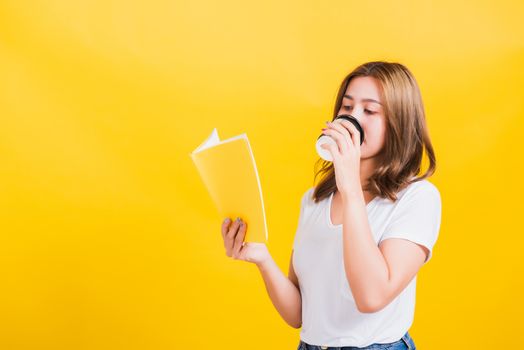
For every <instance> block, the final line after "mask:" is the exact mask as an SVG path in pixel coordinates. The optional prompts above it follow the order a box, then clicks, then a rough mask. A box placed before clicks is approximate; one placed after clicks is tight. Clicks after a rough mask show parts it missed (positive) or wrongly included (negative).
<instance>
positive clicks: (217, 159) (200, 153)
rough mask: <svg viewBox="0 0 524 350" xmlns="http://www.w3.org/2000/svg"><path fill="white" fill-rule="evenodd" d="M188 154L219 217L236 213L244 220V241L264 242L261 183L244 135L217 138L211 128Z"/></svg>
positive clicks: (233, 217) (264, 222) (265, 231)
mask: <svg viewBox="0 0 524 350" xmlns="http://www.w3.org/2000/svg"><path fill="white" fill-rule="evenodd" d="M190 156H191V158H192V160H193V162H194V164H195V166H196V168H197V170H198V173H199V174H200V177H201V179H202V182H203V183H204V185H205V187H206V189H207V191H208V192H209V195H210V197H211V199H212V201H213V203H214V204H215V206H216V208H217V209H218V213H219V215H220V219H221V221H222V220H224V219H225V218H226V217H229V218H230V219H231V220H235V219H236V218H237V217H240V218H241V219H242V220H243V221H244V222H245V223H246V224H247V230H246V237H245V238H244V241H245V242H267V239H268V234H267V223H266V214H265V210H264V200H263V195H262V187H261V185H260V178H259V175H258V170H257V166H256V163H255V157H254V155H253V151H252V149H251V145H250V143H249V139H248V137H247V135H246V134H245V133H243V134H240V135H238V136H234V137H231V138H229V139H227V140H222V141H221V140H220V138H219V137H218V132H217V129H216V128H215V129H213V131H212V132H211V135H210V136H209V137H208V138H207V139H206V140H205V141H204V142H203V143H202V144H201V145H200V146H198V147H197V148H196V149H195V150H194V151H193V152H192V153H191V154H190Z"/></svg>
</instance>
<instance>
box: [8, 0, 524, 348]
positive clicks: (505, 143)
mask: <svg viewBox="0 0 524 350" xmlns="http://www.w3.org/2000/svg"><path fill="white" fill-rule="evenodd" d="M523 9H524V6H523V5H522V4H521V3H520V2H517V1H513V2H511V1H491V2H488V1H439V2H436V1H434V2H428V1H391V2H380V3H377V2H366V1H359V2H350V1H331V2H318V1H316V2H304V1H264V2H257V3H254V2H249V1H248V2H246V1H195V0H191V1H189V0H185V1H156V0H155V1H134V2H130V1H123V0H121V1H107V0H105V1H67V0H61V1H58V0H55V1H53V0H46V1H43V0H42V1H37V0H35V1H19V0H18V1H17V0H11V1H8V0H3V1H2V2H1V3H0V77H1V78H0V161H1V165H0V225H1V228H0V232H1V234H0V237H1V238H0V348H2V349H182V348H183V347H184V346H191V348H211V347H212V348H215V349H296V346H297V344H298V341H299V330H297V329H293V328H291V327H289V326H287V325H286V324H285V323H284V321H283V320H282V319H281V318H280V316H279V315H278V313H277V312H276V310H275V309H274V308H273V306H272V304H271V302H270V300H269V297H268V296H267V294H266V291H265V288H264V284H263V281H262V279H261V278H260V275H259V273H258V270H257V269H256V266H255V265H252V264H250V263H247V262H241V261H236V260H231V259H230V258H228V257H226V255H225V251H224V249H223V245H222V239H221V235H220V223H221V218H219V217H218V215H217V214H216V210H215V208H214V207H213V205H212V203H211V200H210V198H209V197H208V195H207V192H206V191H205V189H204V187H203V184H202V182H201V181H200V179H199V178H198V176H197V172H196V169H195V168H194V166H193V164H192V162H191V159H190V158H189V156H188V153H189V152H191V151H192V150H193V149H194V148H195V147H196V146H198V145H199V144H200V143H201V142H202V141H203V139H204V138H205V137H207V136H208V135H209V134H210V132H211V130H212V128H213V127H217V128H218V131H219V135H220V137H221V138H228V137H231V136H235V135H237V134H239V133H241V132H246V133H247V135H248V137H249V139H250V141H251V144H252V146H253V151H254V154H255V157H256V160H257V164H258V167H259V172H260V176H261V183H262V186H263V192H264V196H265V197H264V200H265V204H266V209H267V215H268V228H269V249H270V252H271V254H272V255H273V257H274V258H275V260H276V261H277V263H278V264H279V266H280V267H281V268H282V270H283V271H284V272H285V273H286V274H287V269H288V264H289V256H290V252H291V244H292V240H293V237H294V233H295V229H296V224H297V220H298V213H299V200H300V195H301V194H302V193H303V192H304V191H305V189H307V188H308V187H309V186H311V185H312V181H313V165H314V162H315V160H316V159H317V155H316V153H315V149H314V142H315V140H316V137H317V136H318V135H319V133H320V128H322V127H323V125H324V124H323V123H324V121H325V120H328V119H330V118H331V115H332V114H331V113H332V107H333V102H334V97H335V94H336V89H337V87H338V84H339V83H340V81H341V79H342V78H343V77H344V76H345V75H346V74H347V73H348V72H349V71H350V70H351V69H353V68H354V67H355V66H356V65H358V64H360V63H363V62H366V61H371V60H388V61H398V62H401V63H403V64H405V65H406V66H408V68H410V69H411V70H412V72H413V73H414V75H415V77H416V78H417V80H418V82H419V84H420V87H421V90H422V94H423V98H424V103H425V107H426V112H427V120H428V124H429V129H430V134H431V137H432V141H433V144H434V147H435V151H436V155H437V160H438V170H437V173H436V174H435V176H433V177H432V178H431V181H432V182H433V183H434V184H436V185H437V186H438V188H439V189H440V192H441V195H442V201H443V213H442V214H443V216H442V226H441V232H440V237H439V240H438V241H437V244H436V245H435V250H434V257H433V259H432V261H431V262H430V264H428V265H427V266H425V267H423V269H422V270H421V272H420V273H419V278H418V285H417V287H418V289H417V293H418V294H417V304H416V314H415V321H414V324H413V326H412V328H411V330H410V332H411V335H412V337H413V338H414V340H415V342H416V344H417V347H418V348H420V349H424V350H429V349H491V348H501V347H518V346H519V345H520V344H521V343H522V341H521V340H520V339H519V338H520V336H521V334H522V331H523V327H522V313H523V312H524V307H523V302H522V295H523V269H522V267H523V264H524V263H523V262H522V254H521V251H522V244H523V243H524V238H523V230H522V223H521V221H522V217H523V216H522V213H521V211H522V208H523V206H522V198H523V195H524V190H523V185H522V180H521V178H522V172H523V166H522V153H523V151H524V149H523V147H522V140H523V135H522V134H523V132H524V123H523V117H524V113H523V112H524V106H523V90H524V89H523V87H522V86H523V84H524V69H523V68H524V63H523V62H524V39H523V38H524V26H523V25H522V13H523Z"/></svg>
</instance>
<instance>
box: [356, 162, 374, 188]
mask: <svg viewBox="0 0 524 350" xmlns="http://www.w3.org/2000/svg"><path fill="white" fill-rule="evenodd" d="M375 166H376V164H375V159H374V158H367V159H361V160H360V183H361V185H362V186H365V185H366V184H367V182H368V180H369V177H370V176H371V174H373V171H374V170H375Z"/></svg>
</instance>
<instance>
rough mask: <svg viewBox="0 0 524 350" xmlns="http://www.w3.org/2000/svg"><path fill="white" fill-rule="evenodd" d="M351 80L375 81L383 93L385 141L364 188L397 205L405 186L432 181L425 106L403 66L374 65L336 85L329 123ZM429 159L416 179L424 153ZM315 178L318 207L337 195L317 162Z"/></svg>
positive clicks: (323, 164)
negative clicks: (423, 170) (369, 78)
mask: <svg viewBox="0 0 524 350" xmlns="http://www.w3.org/2000/svg"><path fill="white" fill-rule="evenodd" d="M355 77H373V78H375V79H376V80H377V81H378V83H379V86H380V87H381V91H382V96H383V106H384V114H385V117H386V135H385V143H384V148H383V149H382V150H381V152H380V154H379V155H378V158H377V160H378V162H377V167H376V169H375V171H374V172H373V174H372V175H371V176H370V177H369V181H368V182H367V183H366V184H363V185H364V188H363V189H364V190H365V191H368V192H369V193H371V194H372V195H373V196H379V197H382V198H389V199H390V200H392V201H396V200H397V196H396V193H397V192H398V191H400V190H402V189H404V188H405V187H407V186H408V185H409V184H411V183H413V182H416V181H421V180H423V179H425V178H428V177H430V176H431V175H433V173H434V172H435V168H436V160H435V153H434V151H433V146H432V145H431V140H430V138H429V133H428V128H427V125H426V117H425V113H424V105H423V103H422V97H421V94H420V90H419V87H418V84H417V82H416V80H415V78H414V77H413V74H411V72H410V71H409V70H408V69H407V68H406V67H405V66H404V65H402V64H400V63H392V62H383V61H374V62H368V63H364V64H362V65H360V66H358V67H357V68H355V69H354V70H353V71H352V72H351V73H349V74H348V75H347V76H346V77H345V78H344V79H343V80H342V83H341V84H340V87H339V90H338V94H337V98H336V102H335V108H334V113H333V119H332V120H335V119H336V118H337V116H338V113H339V110H340V106H341V104H342V98H343V97H344V94H345V92H346V89H347V87H348V85H349V83H350V81H351V79H353V78H355ZM424 151H425V152H426V155H427V157H428V159H429V166H428V169H427V170H426V171H425V173H424V174H422V175H420V176H418V177H417V175H418V174H419V173H420V170H421V169H420V168H421V163H422V156H423V152H424ZM319 164H320V169H319V170H318V171H317V170H315V178H314V180H313V182H315V180H316V178H317V176H319V175H320V176H321V177H322V179H321V181H320V182H319V184H318V185H317V186H316V187H315V189H314V192H313V199H314V200H315V202H317V203H318V202H319V201H321V200H322V199H324V198H327V197H329V195H331V193H334V192H335V191H336V190H337V185H336V181H335V170H334V166H333V163H332V162H327V161H324V160H323V159H322V158H319V160H318V161H317V163H316V165H315V169H317V167H318V165H319Z"/></svg>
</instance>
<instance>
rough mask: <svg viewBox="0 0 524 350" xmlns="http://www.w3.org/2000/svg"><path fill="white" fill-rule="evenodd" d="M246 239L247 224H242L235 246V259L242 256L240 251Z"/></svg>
mask: <svg viewBox="0 0 524 350" xmlns="http://www.w3.org/2000/svg"><path fill="white" fill-rule="evenodd" d="M244 237H246V223H245V222H241V223H240V227H239V230H238V233H237V235H236V237H235V242H234V246H233V259H237V258H238V257H239V256H240V251H241V250H242V248H243V243H244Z"/></svg>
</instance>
